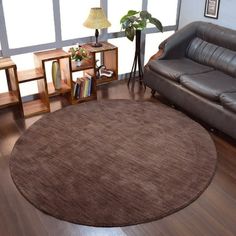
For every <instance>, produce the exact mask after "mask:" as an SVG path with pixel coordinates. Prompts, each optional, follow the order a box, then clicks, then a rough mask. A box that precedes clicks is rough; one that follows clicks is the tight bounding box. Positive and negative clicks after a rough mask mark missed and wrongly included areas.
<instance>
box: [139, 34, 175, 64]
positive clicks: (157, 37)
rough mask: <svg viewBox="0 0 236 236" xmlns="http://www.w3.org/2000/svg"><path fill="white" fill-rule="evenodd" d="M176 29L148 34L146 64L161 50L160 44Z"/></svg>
mask: <svg viewBox="0 0 236 236" xmlns="http://www.w3.org/2000/svg"><path fill="white" fill-rule="evenodd" d="M173 33H174V31H168V32H164V33H154V34H147V35H146V46H145V58H144V59H145V60H144V61H145V64H146V63H147V62H148V60H149V59H150V57H151V56H153V55H154V54H155V53H157V52H158V50H159V48H158V47H159V44H160V43H161V42H162V41H164V40H165V39H166V38H168V37H170V36H171V35H172V34H173Z"/></svg>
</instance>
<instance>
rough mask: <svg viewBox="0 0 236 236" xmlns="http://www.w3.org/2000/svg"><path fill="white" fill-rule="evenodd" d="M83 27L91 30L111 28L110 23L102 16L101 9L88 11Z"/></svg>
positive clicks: (96, 8) (95, 8)
mask: <svg viewBox="0 0 236 236" xmlns="http://www.w3.org/2000/svg"><path fill="white" fill-rule="evenodd" d="M83 25H84V26H85V27H87V28H91V29H103V28H107V27H109V26H111V23H110V22H109V21H108V20H107V18H106V16H105V15H104V13H103V10H102V8H100V7H94V8H91V9H90V13H89V16H88V18H87V20H86V21H85V22H84V24H83Z"/></svg>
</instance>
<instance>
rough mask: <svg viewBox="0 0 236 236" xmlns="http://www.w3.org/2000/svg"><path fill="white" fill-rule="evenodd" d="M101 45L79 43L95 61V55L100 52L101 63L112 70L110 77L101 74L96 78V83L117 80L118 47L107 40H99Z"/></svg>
mask: <svg viewBox="0 0 236 236" xmlns="http://www.w3.org/2000/svg"><path fill="white" fill-rule="evenodd" d="M101 43H102V47H93V46H92V44H90V43H88V44H84V45H81V46H82V47H83V48H85V49H86V50H87V51H89V52H90V53H91V54H92V56H93V58H94V61H96V58H97V56H99V54H100V58H101V65H104V66H105V67H106V69H107V70H112V71H113V75H112V77H106V76H101V77H98V76H97V79H96V84H97V85H100V84H104V83H108V82H111V81H113V80H118V48H117V47H116V46H115V45H112V44H111V43H108V42H101ZM95 70H96V65H95Z"/></svg>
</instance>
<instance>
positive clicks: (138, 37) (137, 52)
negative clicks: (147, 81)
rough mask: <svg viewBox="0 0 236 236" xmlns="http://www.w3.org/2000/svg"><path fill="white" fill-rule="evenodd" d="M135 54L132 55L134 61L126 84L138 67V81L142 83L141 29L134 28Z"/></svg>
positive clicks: (133, 76)
mask: <svg viewBox="0 0 236 236" xmlns="http://www.w3.org/2000/svg"><path fill="white" fill-rule="evenodd" d="M135 40H136V41H135V55H134V62H133V66H132V69H131V72H130V76H129V80H128V85H129V83H130V81H131V79H132V78H133V79H135V77H136V72H137V69H138V77H139V83H140V84H142V82H143V68H142V63H141V50H140V47H141V30H136V39H135Z"/></svg>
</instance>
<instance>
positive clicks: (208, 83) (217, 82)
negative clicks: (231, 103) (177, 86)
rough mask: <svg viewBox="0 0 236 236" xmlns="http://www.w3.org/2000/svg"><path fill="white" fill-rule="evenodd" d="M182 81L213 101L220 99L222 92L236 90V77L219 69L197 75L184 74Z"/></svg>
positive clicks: (190, 88) (189, 87) (185, 85)
mask: <svg viewBox="0 0 236 236" xmlns="http://www.w3.org/2000/svg"><path fill="white" fill-rule="evenodd" d="M180 83H181V85H183V86H184V87H186V88H188V89H189V90H191V91H193V92H196V93H197V94H200V95H202V96H204V97H206V98H208V99H210V100H213V101H219V100H220V95H221V94H222V93H225V92H233V91H236V78H233V77H231V76H229V75H226V74H224V73H223V72H220V71H217V70H215V71H211V72H207V73H202V74H196V75H183V76H181V77H180Z"/></svg>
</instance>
